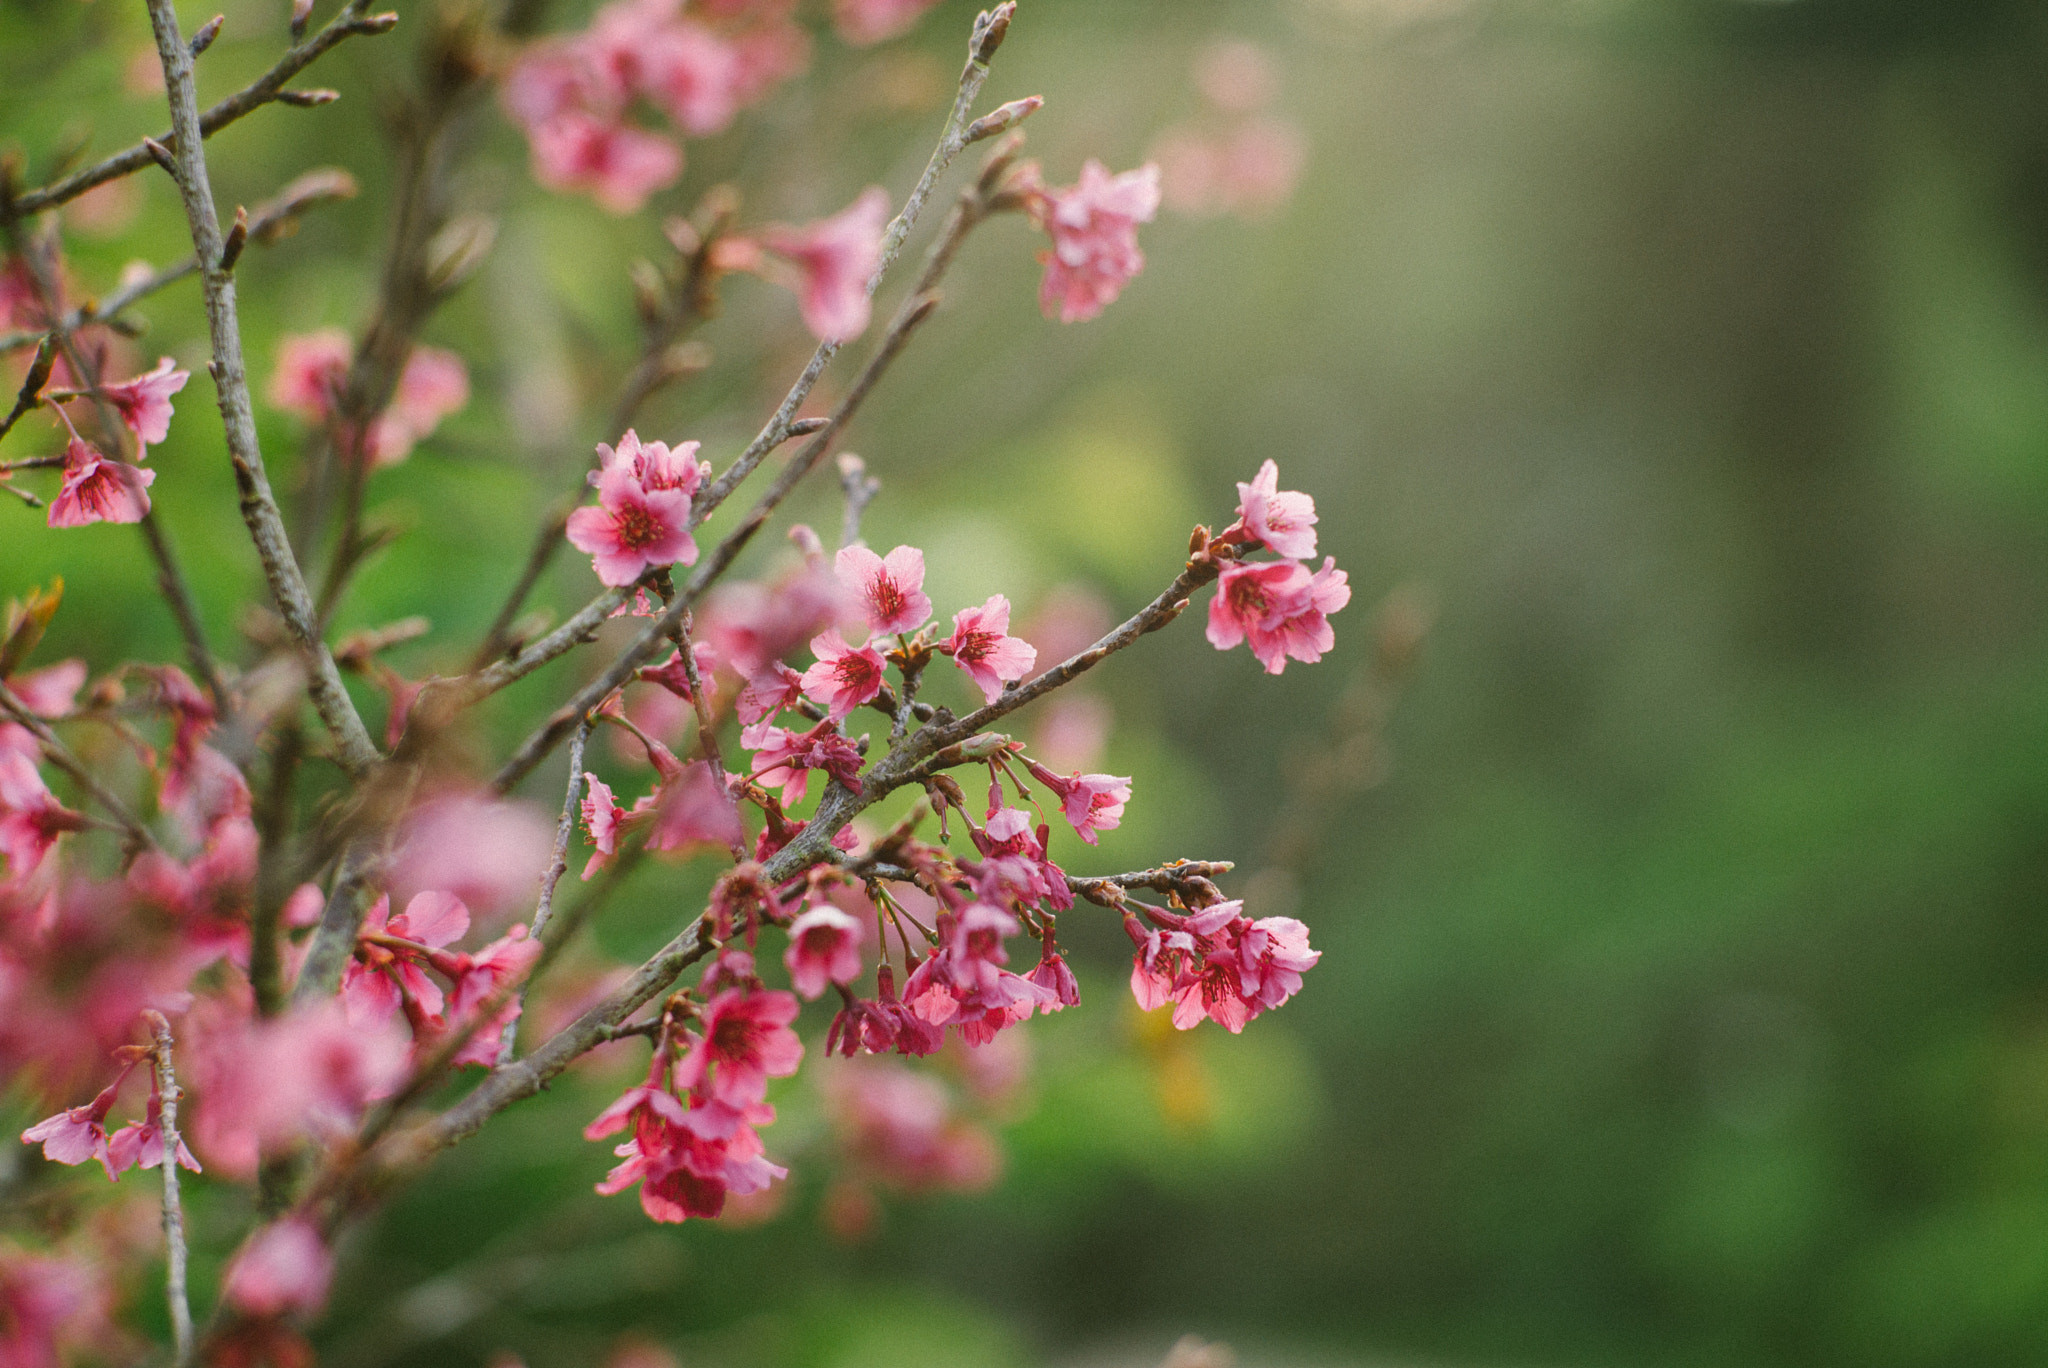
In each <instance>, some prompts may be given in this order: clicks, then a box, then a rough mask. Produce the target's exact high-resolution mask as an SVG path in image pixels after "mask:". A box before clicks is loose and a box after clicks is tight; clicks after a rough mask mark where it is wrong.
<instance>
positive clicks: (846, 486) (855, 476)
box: [838, 451, 882, 550]
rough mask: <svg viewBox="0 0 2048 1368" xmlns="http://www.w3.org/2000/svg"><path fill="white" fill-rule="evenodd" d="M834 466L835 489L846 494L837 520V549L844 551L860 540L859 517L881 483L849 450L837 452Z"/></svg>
mask: <svg viewBox="0 0 2048 1368" xmlns="http://www.w3.org/2000/svg"><path fill="white" fill-rule="evenodd" d="M838 464H839V489H840V492H841V493H843V494H845V495H846V512H845V513H844V514H843V515H842V516H841V517H840V519H839V546H840V549H841V550H844V549H845V548H847V547H849V546H852V545H853V544H854V543H855V542H857V541H859V540H860V520H861V515H862V514H864V513H866V512H867V511H868V505H869V504H871V503H873V502H874V499H875V495H877V494H879V493H881V492H882V482H881V481H880V480H878V479H876V478H875V477H874V476H872V475H870V474H868V465H867V462H866V461H863V460H862V459H861V458H860V457H858V456H856V455H854V454H853V453H852V452H850V451H845V452H841V453H840V455H839V462H838Z"/></svg>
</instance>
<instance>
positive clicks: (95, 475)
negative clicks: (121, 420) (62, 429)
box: [48, 437, 156, 527]
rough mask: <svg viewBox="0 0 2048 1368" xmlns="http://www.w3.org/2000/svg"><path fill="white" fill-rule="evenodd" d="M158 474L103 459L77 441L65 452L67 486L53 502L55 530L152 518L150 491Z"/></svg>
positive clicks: (104, 457)
mask: <svg viewBox="0 0 2048 1368" xmlns="http://www.w3.org/2000/svg"><path fill="white" fill-rule="evenodd" d="M155 483H156V472H155V471H154V470H149V469H146V468H144V467H142V466H133V465H129V464H128V463H127V462H126V461H117V460H114V459H113V458H112V457H109V456H106V455H103V454H102V453H101V451H100V449H99V448H98V447H96V446H93V445H92V444H91V443H90V442H85V441H81V440H80V439H79V438H76V437H73V438H72V439H71V441H70V442H69V443H68V444H67V445H66V446H65V448H64V484H63V487H62V488H60V489H59V490H58V491H57V497H56V498H54V499H52V500H50V515H49V518H48V523H49V525H50V526H51V527H84V526H86V525H87V524H88V523H96V522H110V523H134V522H141V521H142V520H143V519H144V518H145V517H147V516H148V515H149V487H150V486H151V485H153V484H155Z"/></svg>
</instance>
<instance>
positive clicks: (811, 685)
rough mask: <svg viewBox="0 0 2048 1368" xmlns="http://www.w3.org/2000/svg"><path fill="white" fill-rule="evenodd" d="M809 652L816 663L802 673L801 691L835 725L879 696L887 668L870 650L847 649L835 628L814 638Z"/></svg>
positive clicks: (860, 647) (864, 647) (867, 647)
mask: <svg viewBox="0 0 2048 1368" xmlns="http://www.w3.org/2000/svg"><path fill="white" fill-rule="evenodd" d="M811 651H812V653H813V654H815V655H816V656H817V657H818V663H817V664H815V665H813V666H811V668H810V669H808V670H806V671H804V674H803V691H804V695H805V696H806V697H807V698H809V699H810V700H811V701H812V702H813V703H818V704H821V705H823V706H824V707H825V709H826V716H827V717H829V718H831V719H832V720H834V721H837V720H838V719H839V718H842V717H844V716H846V715H847V714H848V713H850V712H852V711H853V710H854V709H855V708H858V707H860V706H862V705H863V704H865V703H867V702H869V701H870V700H872V699H873V698H874V697H875V696H876V695H878V694H879V693H881V691H882V684H883V681H884V678H885V677H886V675H887V672H888V668H889V667H888V662H887V661H885V660H883V659H882V653H881V652H880V651H877V650H876V649H875V648H874V647H873V646H870V645H868V644H867V643H866V642H862V643H861V644H860V645H858V646H849V645H847V644H846V639H845V638H844V637H842V636H840V635H839V632H838V629H836V628H834V629H831V630H828V631H826V632H824V633H822V634H821V635H819V636H817V637H816V638H814V639H813V640H812V642H811Z"/></svg>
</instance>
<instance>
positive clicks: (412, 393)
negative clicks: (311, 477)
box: [364, 347, 469, 466]
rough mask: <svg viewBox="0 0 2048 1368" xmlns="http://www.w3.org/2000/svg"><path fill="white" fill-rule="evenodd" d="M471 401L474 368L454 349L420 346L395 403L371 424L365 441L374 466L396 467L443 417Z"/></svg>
mask: <svg viewBox="0 0 2048 1368" xmlns="http://www.w3.org/2000/svg"><path fill="white" fill-rule="evenodd" d="M468 403H469V368H468V367H467V366H465V365H464V364H463V361H462V358H461V357H460V356H457V355H456V354H455V353H454V352H451V351H444V350H442V349H441V348H439V347H415V348H414V349H413V353H412V355H411V356H410V357H408V358H407V359H406V363H405V369H404V370H403V371H402V372H400V374H399V377H398V390H397V393H395V394H394V395H393V396H392V399H391V407H390V408H388V409H386V410H385V411H384V413H383V414H382V415H381V416H380V417H379V418H378V419H377V421H376V422H375V423H374V424H373V425H372V426H371V428H370V436H369V439H368V441H367V442H366V443H365V444H364V447H365V450H366V451H367V452H368V454H369V457H370V462H371V464H373V465H379V466H388V465H396V464H398V463H399V462H400V461H402V460H404V459H405V458H406V456H407V455H409V454H410V453H411V451H412V449H413V445H414V444H415V443H416V442H420V441H423V440H425V439H426V438H427V437H429V436H431V435H432V433H433V431H434V429H435V428H437V427H439V426H440V425H441V420H442V419H443V418H446V417H447V416H448V415H449V414H451V413H455V412H457V411H459V410H460V409H461V408H462V407H463V406H464V405H466V404H468Z"/></svg>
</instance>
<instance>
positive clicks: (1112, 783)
mask: <svg viewBox="0 0 2048 1368" xmlns="http://www.w3.org/2000/svg"><path fill="white" fill-rule="evenodd" d="M1026 763H1027V765H1028V766H1029V768H1030V770H1031V773H1032V775H1033V777H1034V778H1036V779H1037V780H1038V781H1039V782H1040V783H1042V784H1044V785H1045V786H1046V787H1047V788H1049V789H1051V790H1052V791H1053V793H1054V795H1056V796H1057V797H1058V798H1059V800H1060V811H1061V812H1062V813H1063V814H1064V815H1065V816H1066V819H1067V821H1068V822H1069V823H1070V824H1072V826H1073V828H1074V832H1075V834H1076V835H1078V836H1079V837H1080V838H1081V839H1082V840H1084V841H1086V842H1087V843H1088V844H1089V845H1094V844H1095V843H1096V838H1095V833H1096V832H1098V831H1108V830H1109V829H1110V828H1112V827H1114V826H1116V825H1117V824H1119V823H1120V822H1122V821H1123V819H1124V804H1126V803H1128V802H1130V801H1131V781H1130V777H1129V776H1128V775H1126V776H1124V777H1122V778H1118V777H1117V776H1116V775H1113V774H1070V775H1066V776H1065V777H1062V776H1060V775H1057V774H1054V773H1053V772H1052V771H1051V770H1049V769H1047V768H1046V767H1045V766H1043V765H1041V764H1038V763H1037V762H1035V761H1027V762H1026Z"/></svg>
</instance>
